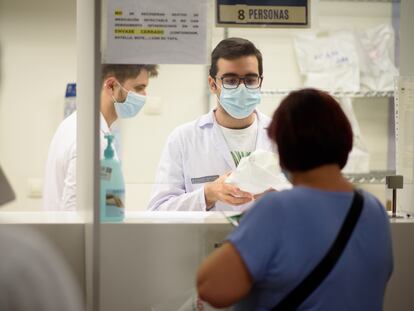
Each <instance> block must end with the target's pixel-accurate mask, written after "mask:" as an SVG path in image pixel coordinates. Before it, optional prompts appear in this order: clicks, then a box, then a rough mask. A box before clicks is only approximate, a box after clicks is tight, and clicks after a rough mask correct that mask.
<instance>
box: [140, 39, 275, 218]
mask: <svg viewBox="0 0 414 311" xmlns="http://www.w3.org/2000/svg"><path fill="white" fill-rule="evenodd" d="M262 80H263V61H262V54H261V53H260V51H259V50H258V49H257V48H256V47H255V46H254V44H253V43H252V42H250V41H248V40H245V39H242V38H229V39H225V40H222V41H221V42H220V43H219V44H218V45H217V46H216V48H215V49H214V50H213V52H212V56H211V68H210V74H209V77H208V83H209V86H210V91H211V92H212V93H213V94H214V95H215V96H216V97H217V107H216V108H215V109H214V110H212V111H210V112H209V113H208V114H206V115H203V116H201V117H200V118H199V119H197V120H195V121H193V122H190V123H187V124H184V125H182V126H180V127H178V128H177V129H175V130H174V131H173V133H172V134H171V135H170V137H169V138H168V141H167V144H166V147H165V149H164V152H163V154H162V157H161V161H160V164H159V169H158V173H157V177H156V181H155V185H154V189H153V194H152V198H151V201H150V204H149V207H148V208H149V209H150V210H154V211H160V210H187V211H188V210H191V211H206V210H233V209H238V210H242V209H244V208H246V207H247V206H246V204H247V203H249V202H250V201H252V200H253V196H252V194H250V193H247V192H244V191H241V190H240V189H239V188H238V187H236V186H234V185H230V184H227V183H225V180H226V178H227V176H228V173H229V172H231V171H233V170H234V169H236V167H237V165H238V164H239V162H240V160H241V158H243V157H245V156H248V155H249V154H250V153H251V152H253V151H255V150H256V149H262V150H269V151H270V150H272V149H271V143H270V140H269V139H268V137H267V135H266V128H267V126H268V124H269V123H270V119H269V118H268V117H267V116H265V115H263V114H262V113H260V112H258V111H257V110H256V106H257V105H258V104H259V103H260V88H261V85H262Z"/></svg>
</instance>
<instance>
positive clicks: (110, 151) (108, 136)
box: [104, 134, 114, 159]
mask: <svg viewBox="0 0 414 311" xmlns="http://www.w3.org/2000/svg"><path fill="white" fill-rule="evenodd" d="M105 138H106V140H107V141H108V143H107V145H106V149H105V151H104V157H105V159H113V158H114V149H113V148H112V142H113V140H114V136H113V135H111V134H106V135H105Z"/></svg>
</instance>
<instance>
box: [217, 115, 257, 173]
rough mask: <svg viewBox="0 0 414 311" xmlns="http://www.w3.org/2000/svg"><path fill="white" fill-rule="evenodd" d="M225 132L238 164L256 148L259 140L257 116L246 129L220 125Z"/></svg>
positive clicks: (228, 144)
mask: <svg viewBox="0 0 414 311" xmlns="http://www.w3.org/2000/svg"><path fill="white" fill-rule="evenodd" d="M219 126H220V128H221V131H222V132H223V135H224V138H225V140H226V143H227V146H228V147H229V150H230V153H231V156H232V158H233V160H234V163H235V164H236V167H237V166H238V165H239V163H240V160H241V159H242V158H244V157H247V156H249V155H250V153H252V152H253V151H254V150H256V141H257V129H258V127H257V118H256V116H255V118H254V121H253V123H252V124H251V125H250V126H249V127H246V128H244V129H229V128H226V127H223V126H221V125H219Z"/></svg>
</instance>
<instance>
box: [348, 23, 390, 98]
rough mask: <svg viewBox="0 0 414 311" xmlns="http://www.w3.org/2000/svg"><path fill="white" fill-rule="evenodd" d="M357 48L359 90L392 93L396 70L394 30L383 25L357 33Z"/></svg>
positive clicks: (387, 25)
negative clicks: (359, 72)
mask: <svg viewBox="0 0 414 311" xmlns="http://www.w3.org/2000/svg"><path fill="white" fill-rule="evenodd" d="M356 37H357V39H358V40H357V44H358V46H357V48H358V54H359V59H360V61H359V63H360V70H361V88H363V89H368V90H372V91H393V90H394V78H395V77H396V76H398V70H397V68H396V67H395V65H394V30H393V28H392V26H391V25H389V24H384V25H379V26H377V27H374V28H370V29H368V30H366V31H363V32H359V33H357V35H356Z"/></svg>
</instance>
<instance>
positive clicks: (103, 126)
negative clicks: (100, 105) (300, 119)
mask: <svg viewBox="0 0 414 311" xmlns="http://www.w3.org/2000/svg"><path fill="white" fill-rule="evenodd" d="M100 121H101V125H100V129H101V132H102V133H103V134H110V133H111V129H110V128H109V126H108V123H107V122H106V120H105V118H104V116H103V114H102V112H101V113H100Z"/></svg>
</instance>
